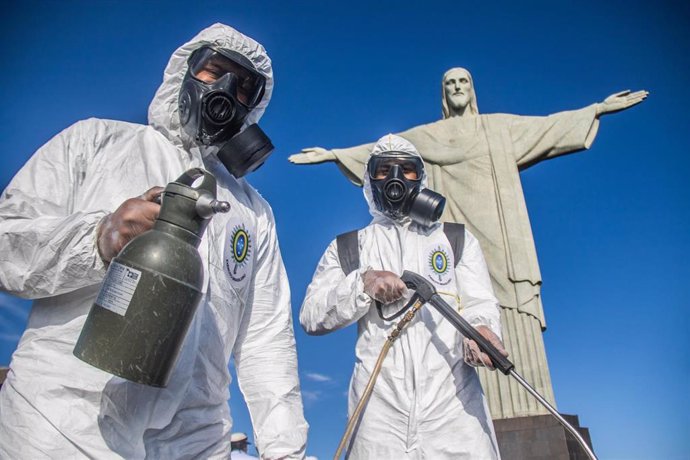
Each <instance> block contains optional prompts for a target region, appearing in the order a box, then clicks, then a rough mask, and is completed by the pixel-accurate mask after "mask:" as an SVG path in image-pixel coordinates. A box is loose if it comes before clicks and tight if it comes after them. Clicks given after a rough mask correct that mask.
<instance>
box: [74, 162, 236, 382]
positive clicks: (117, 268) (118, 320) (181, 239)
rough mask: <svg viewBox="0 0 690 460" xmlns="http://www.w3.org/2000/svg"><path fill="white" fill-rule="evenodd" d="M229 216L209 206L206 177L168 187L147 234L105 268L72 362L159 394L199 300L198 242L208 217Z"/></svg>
mask: <svg viewBox="0 0 690 460" xmlns="http://www.w3.org/2000/svg"><path fill="white" fill-rule="evenodd" d="M199 181H201V182H200V184H199V185H198V186H195V183H196V182H199ZM229 209H230V204H229V203H227V202H221V201H217V200H216V179H215V177H213V175H212V174H211V173H209V172H208V171H205V170H203V169H200V168H195V169H190V170H189V171H187V172H186V173H184V174H183V175H182V176H180V177H179V178H178V179H177V180H176V181H174V182H171V183H169V184H168V185H167V186H166V187H165V190H164V191H163V193H162V202H161V209H160V214H159V216H158V219H157V220H156V222H155V223H154V225H153V228H152V229H151V230H149V231H147V232H145V233H142V234H141V235H139V236H137V237H135V238H133V239H132V240H131V241H130V242H129V243H128V244H127V245H126V246H125V247H124V248H123V249H122V250H121V251H120V253H119V254H118V255H117V256H116V257H115V258H114V259H113V260H112V261H111V263H110V266H109V267H108V272H107V274H106V276H105V279H104V281H103V285H102V286H101V290H100V293H99V294H98V298H97V299H96V302H95V303H94V305H93V307H92V308H91V311H90V312H89V315H88V317H87V319H86V322H85V324H84V328H83V329H82V332H81V335H80V336H79V340H78V341H77V344H76V346H75V348H74V355H75V356H76V357H77V358H79V359H81V360H83V361H85V362H87V363H89V364H91V365H93V366H95V367H97V368H99V369H102V370H104V371H106V372H109V373H111V374H114V375H117V376H119V377H122V378H125V379H128V380H131V381H133V382H138V383H143V384H146V385H152V386H156V387H164V386H165V385H166V384H167V382H168V379H169V377H170V374H171V372H172V370H173V368H174V366H175V362H176V359H177V356H178V354H179V352H180V349H181V348H182V343H183V341H184V338H185V336H186V333H187V329H188V328H189V325H190V323H191V321H192V319H193V317H194V312H195V311H196V308H197V306H198V304H199V301H200V300H201V295H202V294H201V291H202V287H203V286H202V283H203V279H204V272H203V265H202V262H201V258H200V256H199V252H198V251H197V248H198V246H199V243H200V242H201V237H202V236H203V234H204V231H205V230H206V226H207V225H208V223H209V222H210V219H211V217H212V216H213V215H214V214H215V213H216V212H227V211H228V210H229Z"/></svg>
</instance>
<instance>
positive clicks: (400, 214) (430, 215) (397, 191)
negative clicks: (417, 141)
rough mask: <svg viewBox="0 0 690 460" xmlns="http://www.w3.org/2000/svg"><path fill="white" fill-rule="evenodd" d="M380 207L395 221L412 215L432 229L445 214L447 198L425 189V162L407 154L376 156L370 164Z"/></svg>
mask: <svg viewBox="0 0 690 460" xmlns="http://www.w3.org/2000/svg"><path fill="white" fill-rule="evenodd" d="M367 171H368V174H369V181H370V183H371V191H372V194H373V196H374V204H375V205H376V208H377V209H378V210H379V211H380V212H382V213H383V214H384V215H385V216H387V217H390V218H391V219H393V220H402V219H403V218H405V217H407V216H409V217H410V219H412V221H413V222H415V223H417V224H419V225H422V226H424V227H429V226H431V224H433V223H434V222H436V221H437V220H438V219H439V218H440V217H441V214H442V213H443V208H444V206H445V204H446V199H445V198H444V197H443V196H442V195H440V194H438V193H436V192H434V191H432V190H429V189H428V188H424V189H422V175H423V174H424V163H422V160H421V158H419V157H416V156H414V155H410V154H408V153H404V152H386V153H383V154H380V155H375V156H372V157H371V158H370V159H369V163H368V165H367Z"/></svg>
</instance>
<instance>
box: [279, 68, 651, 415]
mask: <svg viewBox="0 0 690 460" xmlns="http://www.w3.org/2000/svg"><path fill="white" fill-rule="evenodd" d="M647 94H648V93H647V92H646V91H637V92H634V93H631V92H630V91H623V92H620V93H617V94H614V95H612V96H609V97H607V98H606V99H605V100H604V102H600V103H595V104H592V105H590V106H588V107H585V108H582V109H579V110H573V111H566V112H560V113H555V114H553V115H549V116H546V117H533V116H519V115H510V114H500V113H496V114H487V115H480V114H479V111H478V109H477V98H476V95H475V91H474V84H473V81H472V76H471V75H470V73H469V72H468V71H467V70H465V69H462V68H453V69H450V70H449V71H447V72H446V73H445V75H444V76H443V98H442V105H443V120H440V121H437V122H434V123H430V124H427V125H422V126H417V127H414V128H412V129H409V130H407V131H404V132H402V133H399V135H400V136H402V137H403V138H405V139H407V140H409V141H410V142H412V144H414V145H415V146H416V147H417V149H418V150H419V153H420V154H421V155H422V158H423V159H424V163H425V167H426V171H427V174H428V178H429V187H430V188H431V189H432V190H435V191H436V192H438V193H441V194H442V195H444V196H445V197H446V200H447V201H446V208H445V211H444V214H443V217H442V220H444V221H450V222H460V223H464V224H466V225H467V226H468V228H469V230H470V231H471V232H472V233H473V234H474V235H475V236H476V237H477V238H478V239H479V241H480V243H481V247H482V249H483V251H484V255H485V257H486V261H487V264H488V267H489V272H490V274H491V279H492V282H493V286H494V290H495V293H496V296H497V297H498V300H499V303H500V305H501V307H502V308H501V315H502V322H503V340H504V342H505V345H506V349H507V350H508V351H509V352H510V354H511V359H512V361H513V362H514V363H515V365H516V367H517V370H518V372H519V373H520V374H521V375H522V376H524V377H525V378H526V379H527V380H528V381H529V382H531V383H532V385H534V386H535V388H536V389H537V390H538V391H539V392H540V393H541V394H542V395H544V396H545V397H546V398H547V399H548V400H550V402H551V403H555V402H554V397H553V389H552V386H551V377H550V375H549V370H548V364H547V361H546V353H545V350H544V340H543V337H542V331H543V330H544V329H545V328H546V323H545V319H544V312H543V309H542V303H541V296H540V290H541V283H542V278H541V274H540V272H539V264H538V262H537V253H536V249H535V246H534V239H533V237H532V229H531V227H530V222H529V217H528V214H527V206H526V204H525V198H524V194H523V192H522V185H521V183H520V174H519V172H520V171H521V170H523V169H526V168H528V167H530V166H532V165H535V164H537V163H539V162H540V161H543V160H548V159H551V158H555V157H557V156H560V155H564V154H567V153H573V152H577V151H580V150H583V149H586V148H589V146H590V145H591V144H592V141H593V140H594V137H595V136H596V134H597V129H598V127H599V117H600V116H602V115H605V114H609V113H613V112H617V111H620V110H624V109H627V108H628V107H631V106H633V105H635V104H638V103H640V102H642V101H643V100H644V99H645V98H646V97H647ZM372 145H373V144H365V145H360V146H356V147H350V148H345V149H333V150H327V149H324V148H320V147H314V148H308V149H304V150H302V152H301V153H298V154H295V155H292V156H290V158H289V160H290V161H291V162H292V163H296V164H313V163H322V162H326V161H334V162H336V163H337V164H338V166H339V167H340V169H341V171H342V172H343V173H344V174H345V175H346V176H347V177H348V179H350V181H352V182H353V183H354V184H356V185H359V186H361V185H362V177H363V175H364V170H365V165H366V162H367V160H368V159H369V153H370V151H371V147H372ZM480 377H481V379H482V383H483V386H484V390H485V392H486V393H487V397H488V400H489V406H490V409H491V413H492V417H493V418H494V419H499V418H511V417H520V416H527V415H540V414H544V413H546V411H545V409H543V407H542V406H541V405H540V404H538V403H537V402H536V401H534V399H533V398H532V397H531V396H530V395H528V394H526V393H525V392H524V390H523V389H522V388H521V387H520V386H519V385H518V384H516V383H515V382H514V381H513V379H505V378H501V377H500V376H498V375H497V373H495V372H493V373H491V372H485V371H484V370H481V371H480Z"/></svg>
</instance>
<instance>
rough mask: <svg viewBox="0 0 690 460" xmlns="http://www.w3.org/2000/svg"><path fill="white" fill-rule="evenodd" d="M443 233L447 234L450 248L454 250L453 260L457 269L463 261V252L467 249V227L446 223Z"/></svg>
mask: <svg viewBox="0 0 690 460" xmlns="http://www.w3.org/2000/svg"><path fill="white" fill-rule="evenodd" d="M443 233H445V234H446V238H448V242H449V243H450V247H451V248H452V249H453V259H455V266H456V267H457V266H458V264H459V263H460V259H462V250H463V248H464V247H465V225H464V224H457V223H455V222H444V223H443Z"/></svg>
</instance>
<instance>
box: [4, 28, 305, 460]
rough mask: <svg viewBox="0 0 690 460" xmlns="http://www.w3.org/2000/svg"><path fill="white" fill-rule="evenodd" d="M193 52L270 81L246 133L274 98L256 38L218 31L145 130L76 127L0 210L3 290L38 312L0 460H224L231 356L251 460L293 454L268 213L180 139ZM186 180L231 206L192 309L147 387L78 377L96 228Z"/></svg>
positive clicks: (13, 390) (17, 368) (206, 36)
mask: <svg viewBox="0 0 690 460" xmlns="http://www.w3.org/2000/svg"><path fill="white" fill-rule="evenodd" d="M205 44H211V45H214V46H218V47H220V48H226V49H232V50H235V51H237V52H240V53H241V54H243V55H244V56H246V57H247V58H249V59H250V60H251V62H252V63H253V64H254V65H255V67H256V68H257V69H258V70H259V71H260V72H261V73H263V74H264V75H265V76H266V77H267V86H266V94H265V96H264V98H263V100H262V102H261V103H260V105H259V106H258V107H257V108H256V109H255V110H254V111H253V112H251V114H250V116H249V117H248V119H247V121H246V123H245V126H246V125H247V124H249V123H253V122H256V121H257V120H258V119H259V118H260V116H261V114H262V113H263V111H264V109H265V107H266V105H267V104H268V101H269V99H270V95H271V91H272V88H273V78H272V70H271V61H270V59H269V58H268V56H267V55H266V52H265V50H264V48H263V47H262V46H261V45H260V44H258V43H256V42H255V41H254V40H252V39H250V38H248V37H246V36H244V35H242V34H240V33H239V32H237V31H236V30H234V29H232V28H230V27H228V26H225V25H222V24H215V25H213V26H211V27H209V28H207V29H205V30H204V31H202V32H201V33H200V34H199V35H197V36H196V37H195V38H194V39H193V40H192V41H190V42H189V43H187V44H185V45H183V46H182V47H181V48H179V49H178V50H177V51H175V53H174V54H173V55H172V57H171V59H170V62H169V63H168V66H167V67H166V69H165V74H164V80H163V83H162V85H161V86H160V88H159V89H158V91H157V93H156V95H155V97H154V99H153V101H152V103H151V105H150V107H149V123H150V125H148V126H143V125H138V124H132V123H126V122H120V121H112V120H98V119H89V120H85V121H81V122H78V123H76V124H75V125H73V126H71V127H69V128H67V129H66V130H64V131H63V132H61V133H60V134H58V135H57V136H56V137H54V138H53V139H52V140H50V141H49V142H48V143H47V144H45V145H44V146H43V147H42V148H41V149H39V150H38V151H37V152H36V153H35V154H34V155H33V157H32V158H31V159H30V160H29V161H28V162H27V164H26V165H25V166H24V167H23V168H22V169H21V171H19V173H18V174H17V175H16V177H15V178H14V179H13V180H12V182H11V183H10V185H9V186H8V187H7V189H6V190H5V192H4V193H3V195H2V197H1V199H0V247H2V251H0V284H1V286H2V289H3V290H5V291H7V292H10V293H13V294H16V295H19V296H22V297H26V298H32V299H36V300H35V302H34V304H33V307H32V310H31V315H30V317H29V323H28V326H27V329H26V332H25V333H24V335H23V336H22V338H21V341H20V343H19V346H18V348H17V350H16V351H15V353H14V355H13V357H12V362H11V364H10V372H9V375H8V377H7V381H6V382H5V384H4V386H3V388H2V391H1V392H0V458H3V459H32V460H33V459H41V458H60V459H72V458H85V457H86V458H97V459H108V458H127V459H138V458H153V459H181V458H204V459H205V458H228V455H229V452H230V431H231V426H232V419H231V417H230V411H229V408H228V398H229V390H228V386H229V384H230V374H229V372H228V362H229V360H230V358H231V356H234V358H235V364H236V368H237V375H238V379H239V385H240V388H241V390H242V392H243V394H244V397H245V399H246V401H247V404H248V406H249V410H250V412H251V416H252V422H253V426H254V438H255V440H256V444H257V447H258V450H259V451H260V452H261V453H262V456H263V457H264V458H303V457H304V450H305V444H306V436H307V428H308V425H307V423H306V421H305V420H304V416H303V409H302V400H301V394H300V387H299V380H298V375H297V357H296V352H295V341H294V335H293V329H292V316H291V309H290V292H289V286H288V280H287V276H286V273H285V268H284V266H283V261H282V259H281V255H280V251H279V247H278V241H277V238H276V230H275V223H274V219H273V214H272V211H271V208H270V207H269V205H268V204H267V203H266V201H265V200H264V199H263V198H261V196H260V195H259V194H258V193H257V192H256V191H255V190H254V189H253V188H252V187H251V186H250V185H249V184H248V183H247V182H246V181H245V180H244V179H239V180H237V179H235V178H234V177H232V176H231V175H230V174H229V173H228V172H227V171H226V170H225V168H224V167H223V166H222V164H220V162H218V160H217V159H216V158H215V156H213V155H209V154H208V152H206V153H205V154H202V152H201V151H200V149H199V147H198V146H196V145H194V143H193V142H192V141H191V140H190V138H189V137H188V136H186V135H185V134H184V133H182V132H181V129H180V122H179V117H178V110H177V107H178V94H179V91H180V85H181V82H182V79H183V76H184V74H185V72H186V70H187V58H188V57H189V55H190V53H191V52H192V51H193V50H195V49H197V48H199V47H201V46H203V45H205ZM192 167H204V168H206V169H207V170H209V171H211V172H212V173H213V174H214V175H215V177H216V179H217V180H218V199H220V200H226V201H228V202H230V204H231V206H232V208H231V211H230V212H229V213H227V214H217V215H216V216H214V217H213V218H212V220H211V223H210V225H209V226H208V229H207V230H206V234H205V236H204V238H203V240H202V242H201V245H200V247H199V251H200V254H201V255H202V259H203V261H204V269H205V274H206V276H205V292H204V297H203V299H202V302H201V304H200V305H199V308H198V310H197V312H196V315H195V317H194V320H193V322H192V324H191V326H190V329H189V333H188V335H187V338H186V340H185V343H184V346H183V349H182V351H181V353H180V356H179V360H178V362H177V365H176V368H175V370H174V372H173V373H172V376H171V379H170V383H169V385H168V387H167V388H163V389H159V388H153V387H148V386H145V385H140V384H136V383H132V382H129V381H126V380H123V379H121V378H117V377H114V376H112V375H110V374H108V373H105V372H103V371H100V370H98V369H96V368H94V367H91V366H89V365H88V364H85V363H84V362H82V361H80V360H78V359H77V358H75V357H74V356H73V355H72V350H73V348H74V345H75V342H76V340H77V338H78V336H79V334H80V332H81V329H82V325H83V324H84V320H85V319H86V315H87V314H88V312H89V309H90V308H91V305H92V303H93V301H94V299H95V298H96V295H97V293H98V291H99V287H100V286H99V285H100V283H101V281H102V279H103V276H104V274H105V267H104V265H103V263H102V261H101V259H100V258H99V256H98V253H97V249H96V244H95V234H96V227H97V225H98V223H99V221H100V220H101V219H102V218H103V217H104V216H105V215H106V214H107V213H109V212H112V211H114V210H115V209H116V208H117V207H118V206H119V205H120V204H121V203H122V202H123V201H125V200H126V199H128V198H130V197H132V196H135V195H137V194H140V193H143V192H144V191H146V190H147V189H149V188H150V187H152V186H155V185H161V186H164V185H165V184H167V183H168V182H170V181H171V180H174V179H176V178H177V177H179V176H180V175H181V174H182V173H183V172H184V171H186V170H187V169H189V168H192ZM238 230H244V231H245V232H246V233H247V235H248V237H249V254H248V256H247V257H246V259H244V260H243V261H242V263H237V262H236V260H234V259H233V250H232V247H231V246H232V235H233V234H234V232H237V231H238ZM226 267H228V268H230V269H232V271H229V270H228V269H227V268H226Z"/></svg>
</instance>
